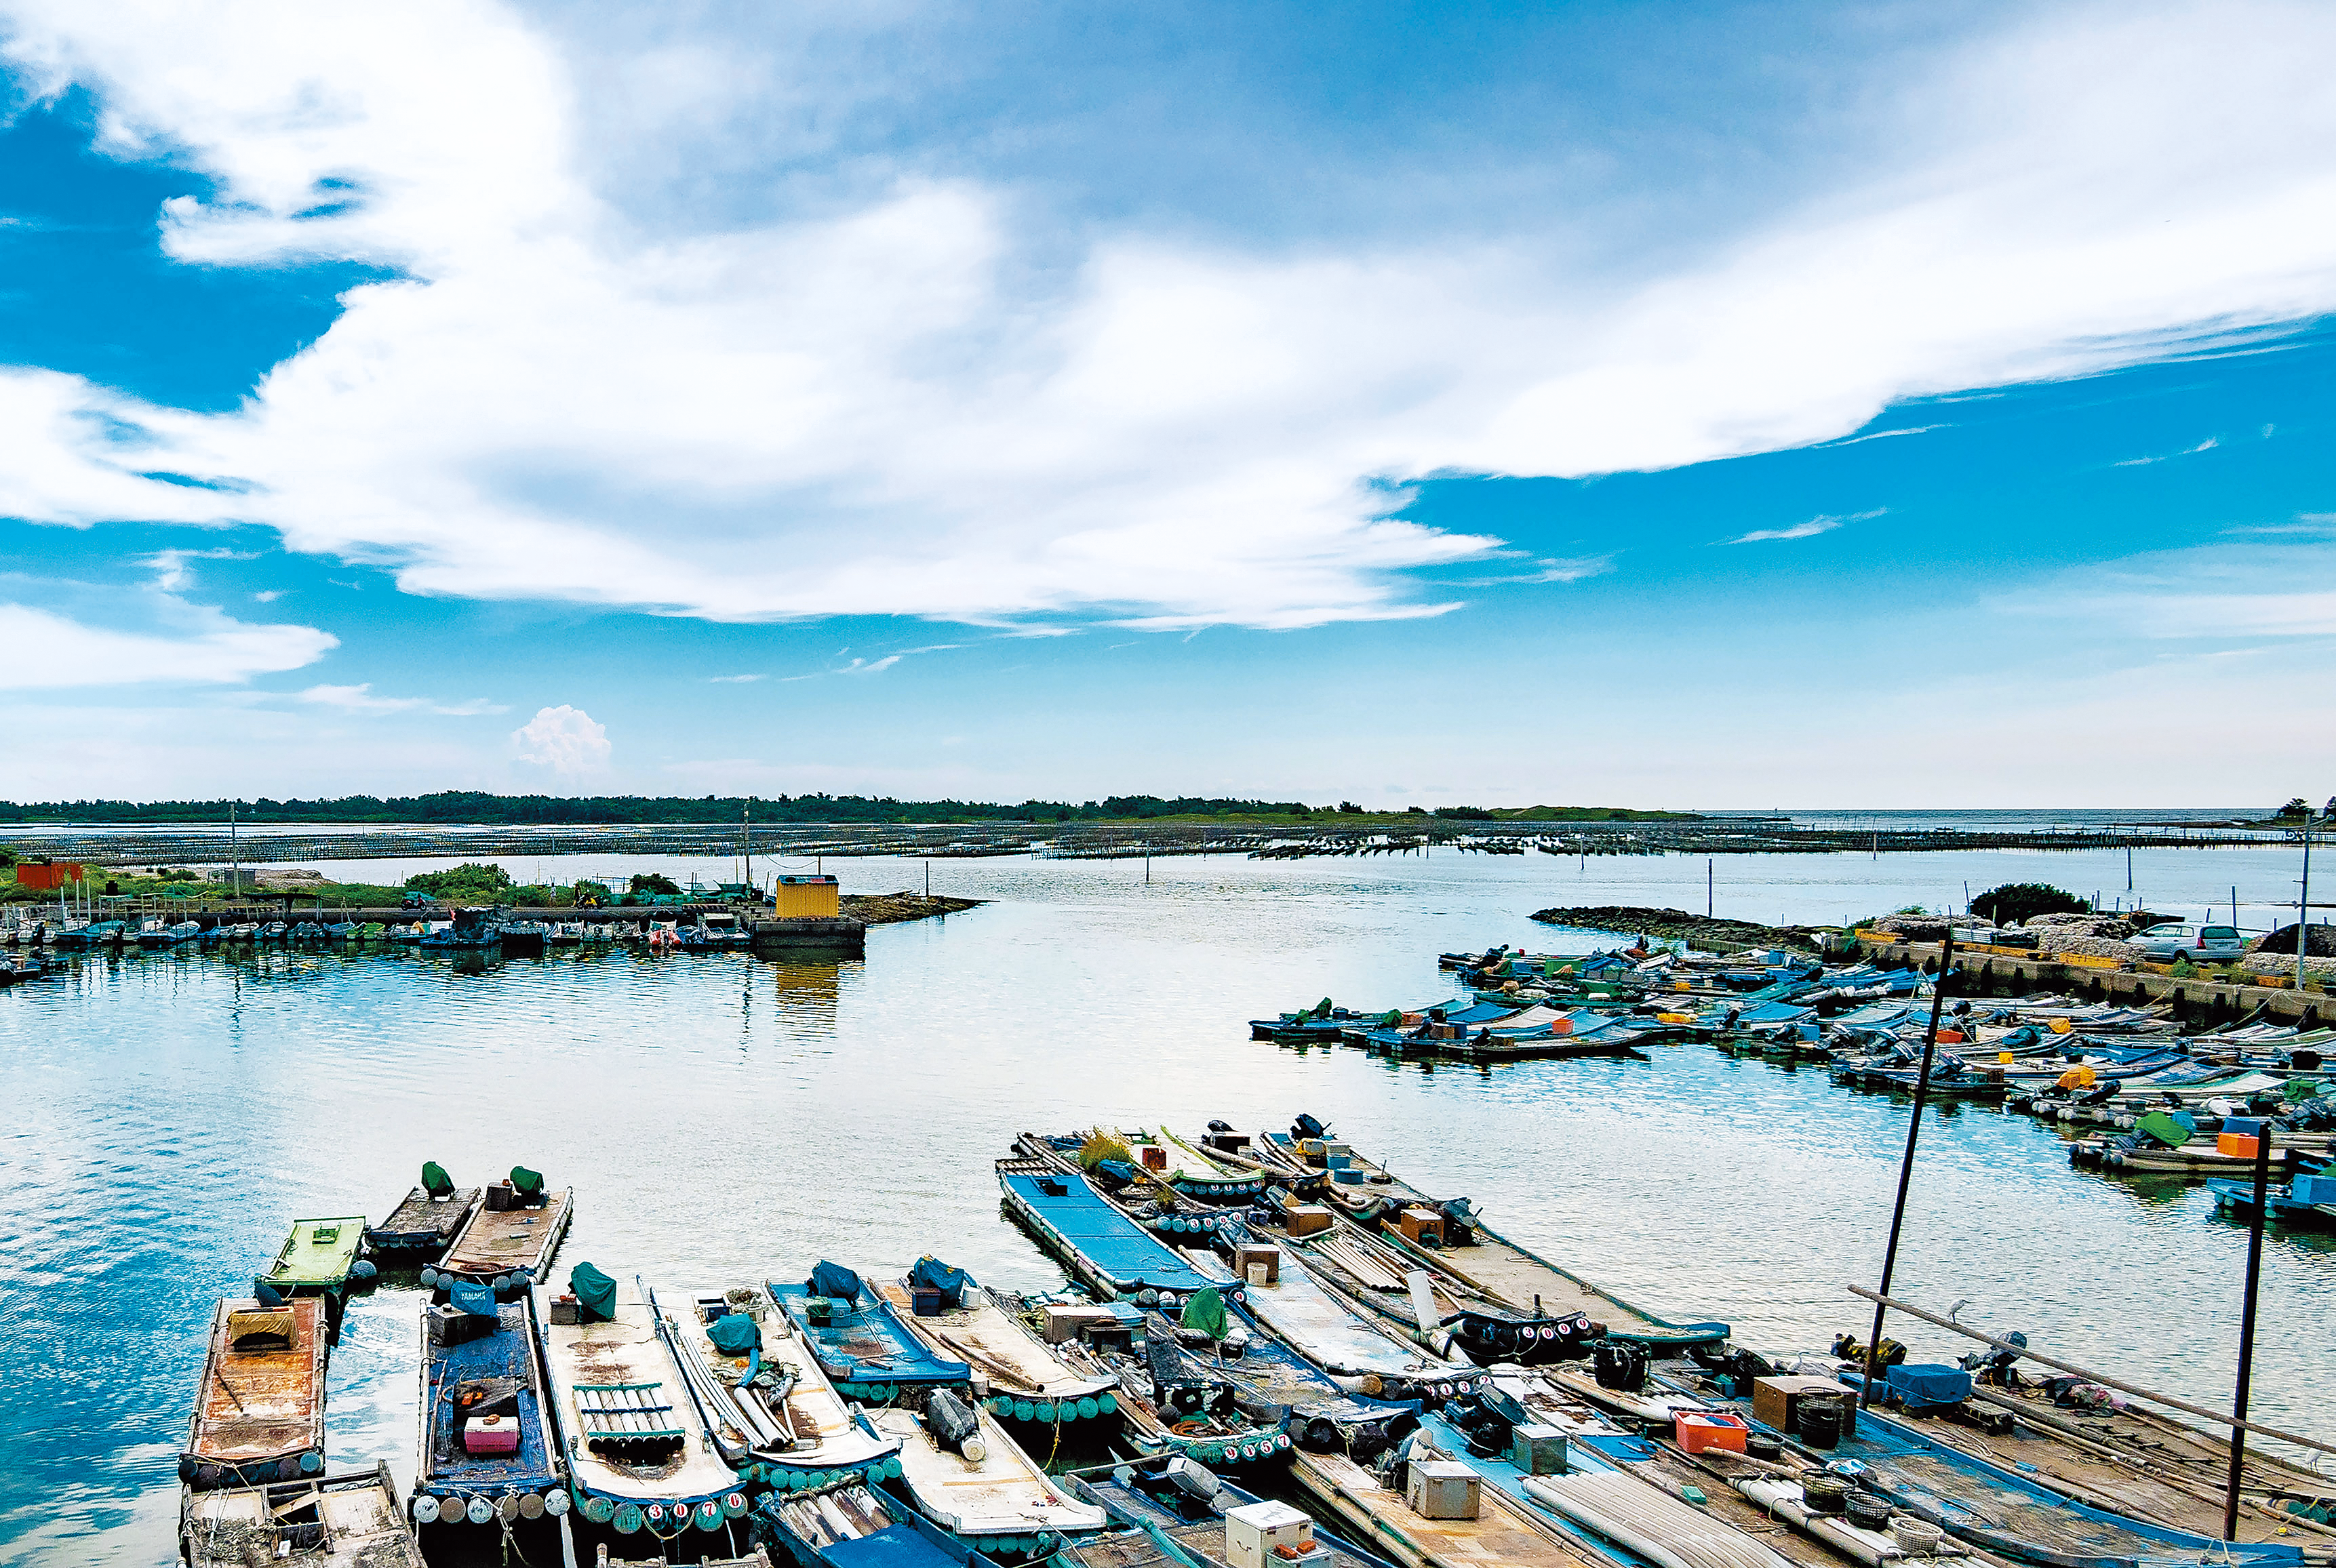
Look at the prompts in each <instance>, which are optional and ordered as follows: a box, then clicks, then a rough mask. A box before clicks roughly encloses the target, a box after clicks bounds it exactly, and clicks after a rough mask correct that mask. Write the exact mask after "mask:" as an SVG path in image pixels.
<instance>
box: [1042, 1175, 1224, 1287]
mask: <svg viewBox="0 0 2336 1568" xmlns="http://www.w3.org/2000/svg"><path fill="white" fill-rule="evenodd" d="M998 1180H999V1181H1000V1182H1002V1183H1004V1184H1005V1186H1006V1188H1007V1191H1009V1192H1011V1193H1012V1194H1013V1195H1015V1196H1016V1197H1017V1198H1019V1199H1020V1200H1021V1201H1022V1202H1024V1203H1026V1204H1027V1205H1030V1208H1031V1210H1032V1211H1033V1212H1034V1213H1036V1214H1037V1215H1038V1216H1039V1217H1040V1218H1041V1219H1043V1220H1045V1221H1046V1224H1049V1225H1051V1226H1053V1227H1054V1229H1055V1233H1056V1234H1057V1235H1059V1236H1061V1237H1062V1239H1063V1241H1064V1242H1065V1243H1066V1244H1068V1245H1070V1246H1072V1247H1075V1248H1076V1249H1077V1250H1078V1253H1079V1254H1080V1255H1081V1256H1082V1257H1085V1259H1086V1260H1087V1261H1088V1262H1089V1263H1093V1264H1094V1265H1095V1269H1096V1270H1097V1272H1099V1273H1102V1274H1103V1275H1104V1276H1105V1278H1107V1279H1109V1280H1110V1281H1111V1282H1112V1283H1113V1284H1114V1285H1115V1286H1117V1287H1118V1288H1119V1289H1121V1290H1123V1291H1132V1290H1135V1289H1138V1288H1139V1287H1142V1286H1145V1285H1149V1286H1151V1287H1152V1288H1153V1289H1155V1290H1156V1289H1159V1288H1160V1287H1161V1286H1163V1285H1164V1286H1166V1287H1168V1288H1169V1289H1171V1290H1175V1291H1197V1290H1200V1289H1202V1287H1204V1286H1207V1285H1212V1284H1214V1283H1216V1281H1214V1280H1212V1279H1210V1278H1209V1277H1208V1276H1207V1275H1205V1274H1203V1273H1201V1272H1200V1271H1199V1270H1198V1269H1195V1268H1194V1267H1193V1266H1192V1264H1190V1263H1186V1262H1185V1261H1184V1260H1183V1258H1182V1257H1181V1256H1179V1255H1178V1254H1177V1253H1175V1252H1174V1251H1173V1249H1172V1248H1170V1247H1169V1246H1168V1245H1167V1244H1166V1243H1164V1242H1162V1241H1159V1240H1158V1239H1156V1238H1155V1237H1153V1235H1152V1234H1151V1233H1150V1232H1148V1231H1146V1230H1144V1227H1143V1226H1141V1225H1139V1224H1136V1223H1135V1222H1134V1220H1132V1219H1129V1218H1128V1217H1127V1216H1126V1215H1124V1214H1121V1213H1120V1212H1119V1211H1118V1210H1117V1209H1115V1208H1114V1207H1112V1206H1111V1205H1109V1204H1107V1203H1105V1201H1104V1198H1103V1195H1102V1194H1101V1193H1098V1192H1097V1191H1095V1188H1094V1187H1092V1186H1088V1185H1087V1179H1086V1178H1085V1176H1068V1175H1066V1176H1037V1175H1034V1174H1024V1173H1022V1172H1018V1171H1014V1172H1001V1173H1000V1174H999V1176H998ZM1048 1186H1054V1187H1056V1188H1059V1189H1061V1190H1060V1192H1059V1194H1057V1193H1052V1192H1048V1191H1047V1190H1046V1188H1047V1187H1048Z"/></svg>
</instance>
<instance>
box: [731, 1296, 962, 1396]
mask: <svg viewBox="0 0 2336 1568" xmlns="http://www.w3.org/2000/svg"><path fill="white" fill-rule="evenodd" d="M765 1288H766V1289H767V1290H768V1291H769V1292H770V1295H771V1299H772V1300H773V1301H774V1302H778V1303H779V1305H780V1306H781V1307H783V1308H784V1309H785V1310H786V1312H787V1314H788V1316H790V1317H792V1318H793V1319H794V1321H795V1323H796V1326H797V1327H798V1328H800V1329H801V1330H802V1331H803V1340H804V1343H806V1344H807V1345H809V1346H810V1347H811V1351H812V1354H813V1356H814V1357H816V1358H817V1359H818V1361H819V1370H821V1371H822V1373H824V1374H825V1375H826V1377H827V1379H828V1380H829V1381H831V1382H832V1383H833V1384H834V1385H835V1391H836V1392H837V1393H839V1394H841V1395H842V1396H843V1397H844V1398H845V1399H858V1400H860V1401H861V1403H863V1404H870V1405H889V1404H891V1402H892V1401H893V1400H895V1399H899V1398H900V1397H901V1396H902V1395H904V1394H908V1395H914V1394H918V1393H920V1392H922V1391H923V1390H925V1389H963V1388H964V1387H965V1386H966V1385H967V1382H968V1379H970V1378H971V1377H972V1374H973V1369H972V1368H971V1367H969V1366H968V1365H967V1364H966V1363H965V1362H963V1361H961V1360H952V1359H951V1358H949V1357H946V1356H942V1355H939V1354H937V1353H935V1351H934V1350H933V1349H932V1347H931V1346H930V1345H929V1344H927V1343H926V1342H925V1341H923V1340H921V1339H920V1338H918V1337H917V1336H916V1335H915V1334H913V1333H911V1332H910V1331H909V1330H908V1329H907V1328H906V1327H905V1326H903V1324H902V1323H901V1321H900V1315H899V1314H898V1313H897V1312H894V1311H893V1309H892V1303H891V1302H889V1301H887V1300H885V1299H884V1296H883V1295H882V1293H881V1292H876V1291H871V1290H870V1289H869V1288H868V1286H867V1285H866V1284H865V1283H864V1282H862V1281H861V1278H860V1276H859V1274H857V1273H854V1272H853V1271H852V1270H850V1269H847V1268H845V1267H844V1266H843V1265H842V1264H841V1263H824V1262H822V1263H820V1264H819V1266H818V1267H816V1268H814V1269H813V1270H812V1273H811V1278H810V1279H809V1280H808V1281H806V1282H803V1283H802V1284H782V1283H780V1282H778V1281H776V1280H772V1281H769V1282H767V1283H766V1286H765Z"/></svg>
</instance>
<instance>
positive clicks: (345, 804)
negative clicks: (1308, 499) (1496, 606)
mask: <svg viewBox="0 0 2336 1568" xmlns="http://www.w3.org/2000/svg"><path fill="white" fill-rule="evenodd" d="M228 807H229V802H227V801H225V800H156V801H146V802H138V801H131V800H53V801H44V802H38V803H34V804H30V805H20V804H18V803H16V802H15V801H6V800H0V822H73V823H82V824H87V823H169V822H224V821H225V820H227V815H228ZM742 812H743V813H745V816H746V817H747V818H749V819H750V820H753V821H755V822H764V823H778V822H884V823H917V822H1153V821H1163V820H1165V821H1172V822H1173V821H1189V822H1220V821H1223V820H1226V819H1227V818H1233V819H1243V818H1285V819H1290V818H1312V817H1315V816H1318V815H1319V816H1332V817H1341V818H1355V819H1357V820H1356V821H1355V823H1354V824H1353V825H1354V826H1358V827H1362V826H1370V825H1374V824H1376V823H1379V822H1385V821H1391V820H1400V819H1401V818H1405V817H1425V816H1428V815H1430V813H1429V812H1428V811H1427V810H1426V808H1423V807H1418V806H1412V807H1406V808H1405V809H1404V810H1402V811H1400V812H1386V811H1365V810H1364V809H1363V808H1361V807H1359V806H1358V805H1356V804H1355V803H1354V802H1353V801H1351V800H1347V801H1341V802H1340V803H1339V804H1338V807H1337V808H1330V807H1327V806H1324V807H1311V806H1308V805H1307V804H1305V803H1304V802H1303V801H1299V800H1238V799H1220V798H1202V797H1198V796H1179V797H1176V798H1174V799H1170V798H1167V797H1163V796H1158V795H1114V796H1109V797H1106V798H1105V799H1100V800H1087V801H1083V802H1077V803H1074V802H1071V801H1066V800H1025V801H1023V802H1022V803H1021V804H1020V805H1018V806H1008V805H992V804H988V803H985V802H982V801H974V800H896V799H892V798H891V797H890V796H884V797H876V798H871V797H868V796H861V795H825V794H821V795H793V796H788V795H781V796H779V797H777V798H776V799H740V798H739V797H737V796H735V795H706V796H699V797H694V798H693V797H683V796H644V795H598V796H590V797H583V798H573V799H570V798H564V797H560V796H551V795H490V794H485V793H482V792H480V791H477V790H460V789H457V790H443V791H441V792H439V793H437V794H433V795H414V796H398V797H391V798H383V797H379V796H373V795H347V796H343V797H341V798H340V799H332V800H273V799H259V800H256V801H245V802H239V803H238V814H239V815H240V816H241V818H242V819H243V820H244V821H246V822H269V823H280V822H313V823H317V824H326V823H348V824H354V825H357V826H365V825H370V824H384V823H412V824H428V823H442V822H443V823H456V822H460V823H482V824H550V825H560V824H572V823H606V824H633V825H648V824H656V823H696V822H735V821H737V820H738V819H739V817H740V815H741V813H742ZM1433 815H1435V816H1437V817H1442V818H1446V819H1447V820H1450V819H1457V820H1462V821H1521V820H1536V821H1555V822H1665V821H1694V820H1698V818H1697V817H1696V815H1695V814H1694V813H1692V812H1683V811H1636V810H1630V809H1628V808H1622V807H1618V806H1531V807H1521V808H1516V807H1512V808H1484V807H1476V806H1447V807H1443V808H1439V809H1437V810H1436V812H1434V813H1433Z"/></svg>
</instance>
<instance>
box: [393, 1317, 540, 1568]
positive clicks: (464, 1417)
mask: <svg viewBox="0 0 2336 1568" xmlns="http://www.w3.org/2000/svg"><path fill="white" fill-rule="evenodd" d="M422 1321H423V1333H422V1400H421V1406H420V1418H419V1421H418V1423H417V1425H418V1427H419V1431H420V1453H419V1457H418V1460H417V1463H416V1464H415V1466H414V1505H413V1506H414V1520H415V1521H416V1523H418V1524H433V1523H443V1524H446V1525H448V1526H449V1527H453V1526H462V1527H463V1528H469V1527H472V1526H476V1525H482V1524H496V1523H498V1522H500V1523H501V1525H502V1526H503V1527H505V1528H513V1527H517V1526H519V1525H521V1524H524V1523H530V1522H532V1521H535V1520H538V1519H542V1518H545V1517H547V1516H548V1517H550V1518H552V1519H555V1520H556V1519H558V1518H559V1517H560V1515H563V1514H565V1513H567V1512H568V1509H569V1495H568V1467H567V1466H566V1464H565V1463H564V1462H563V1460H562V1457H561V1454H560V1442H559V1439H558V1438H557V1437H556V1436H555V1435H554V1433H553V1431H552V1424H551V1417H550V1411H549V1410H548V1408H546V1406H545V1402H544V1388H545V1379H544V1376H543V1367H542V1362H541V1360H540V1349H539V1341H538V1339H537V1336H536V1333H535V1321H534V1305H533V1302H532V1299H531V1298H530V1296H527V1295H521V1296H518V1297H515V1298H513V1299H511V1300H510V1301H498V1300H497V1299H496V1296H495V1292H494V1288H493V1287H492V1285H482V1284H475V1283H471V1282H462V1283H459V1284H457V1285H455V1286H454V1287H453V1289H452V1290H451V1291H450V1292H448V1299H447V1300H446V1301H445V1302H443V1304H433V1303H431V1302H427V1301H426V1300H425V1302H423V1308H422Z"/></svg>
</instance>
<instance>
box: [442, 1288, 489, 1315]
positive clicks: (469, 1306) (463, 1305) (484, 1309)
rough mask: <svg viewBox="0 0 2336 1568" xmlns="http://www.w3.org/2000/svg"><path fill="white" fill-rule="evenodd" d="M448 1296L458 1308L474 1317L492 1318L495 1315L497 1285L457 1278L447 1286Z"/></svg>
mask: <svg viewBox="0 0 2336 1568" xmlns="http://www.w3.org/2000/svg"><path fill="white" fill-rule="evenodd" d="M446 1296H447V1299H448V1300H449V1301H451V1302H453V1303H454V1306H455V1307H456V1309H457V1310H459V1311H462V1312H468V1313H470V1314H471V1315H472V1317H478V1318H492V1317H493V1316H494V1315H495V1287H494V1286H492V1285H482V1284H477V1283H474V1282H472V1281H470V1280H456V1281H455V1282H453V1283H452V1284H450V1285H448V1286H447V1287H446Z"/></svg>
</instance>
